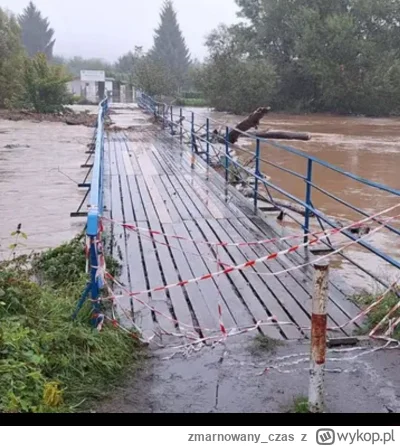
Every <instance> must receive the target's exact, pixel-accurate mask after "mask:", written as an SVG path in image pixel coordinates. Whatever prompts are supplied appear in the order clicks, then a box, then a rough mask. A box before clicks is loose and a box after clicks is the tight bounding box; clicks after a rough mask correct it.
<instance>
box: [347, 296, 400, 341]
mask: <svg viewBox="0 0 400 446" xmlns="http://www.w3.org/2000/svg"><path fill="white" fill-rule="evenodd" d="M381 295H382V294H378V295H374V294H371V293H362V294H359V295H356V296H353V300H354V301H355V302H356V303H357V304H358V305H360V306H361V307H362V308H366V307H368V306H369V305H371V304H372V303H373V302H375V301H376V300H377V299H378V298H379V296H381ZM398 301H399V297H398V296H397V295H396V294H395V293H389V294H388V295H387V296H386V297H385V299H384V300H383V301H382V302H381V303H380V304H379V305H377V306H376V307H375V308H373V309H372V311H371V312H370V313H369V314H368V315H367V317H366V321H365V323H364V325H363V327H362V328H361V330H360V332H359V334H362V335H364V334H368V333H369V332H370V331H371V330H372V329H373V328H375V327H376V326H377V325H378V324H379V322H380V321H381V320H382V319H383V318H384V317H385V316H386V315H387V314H388V313H389V311H390V310H391V309H392V308H393V307H394V306H395V305H396V304H397V303H398ZM398 317H400V310H398V311H396V312H395V313H394V314H393V315H392V316H391V318H396V319H397V318H398ZM387 328H388V324H387V323H386V325H385V326H384V327H383V328H382V331H386V330H387ZM391 337H393V338H394V339H397V340H400V326H399V327H397V328H396V329H395V331H394V333H393V335H392V336H391Z"/></svg>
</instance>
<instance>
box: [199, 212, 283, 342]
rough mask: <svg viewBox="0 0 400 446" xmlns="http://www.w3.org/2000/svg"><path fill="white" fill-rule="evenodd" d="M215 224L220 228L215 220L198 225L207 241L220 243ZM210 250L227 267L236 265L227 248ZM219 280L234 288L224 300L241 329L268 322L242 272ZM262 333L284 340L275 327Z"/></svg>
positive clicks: (264, 329)
mask: <svg viewBox="0 0 400 446" xmlns="http://www.w3.org/2000/svg"><path fill="white" fill-rule="evenodd" d="M214 223H215V224H216V226H219V225H218V223H217V222H215V220H208V221H206V220H198V221H197V224H198V225H199V227H200V229H201V231H202V232H203V234H204V237H205V239H207V240H216V241H219V239H218V238H217V236H216V234H215V233H214V232H213V225H214ZM218 229H220V228H218ZM224 236H225V238H227V236H226V234H224ZM233 249H235V248H233ZM208 250H209V251H213V254H214V255H215V256H218V259H219V260H220V261H221V262H223V263H225V264H227V265H233V264H236V259H234V258H232V257H231V256H230V255H229V254H228V250H227V249H226V248H224V247H218V248H208ZM229 251H230V249H229ZM221 267H222V266H221ZM224 267H225V266H224ZM218 280H219V281H222V280H223V281H224V282H225V281H226V282H229V284H230V285H231V287H232V291H228V292H225V291H224V298H225V301H226V304H227V306H228V307H229V309H230V311H231V313H232V314H233V315H234V317H235V320H236V321H237V324H238V325H239V327H250V326H253V325H254V324H255V323H257V322H258V321H265V320H267V318H268V317H269V315H268V314H267V312H266V311H265V309H264V308H263V306H262V305H261V303H260V302H259V300H258V299H257V297H256V295H255V293H254V292H253V290H252V289H251V287H250V284H249V283H248V282H247V281H246V279H245V277H244V276H243V274H242V273H241V272H240V271H236V272H233V273H230V274H229V275H226V276H225V275H223V276H221V277H220V279H218ZM226 288H228V287H226ZM228 290H229V288H228ZM261 331H262V332H263V333H264V334H265V335H267V336H270V337H273V338H275V339H282V334H281V333H279V331H278V330H277V329H276V328H275V327H268V326H263V327H261Z"/></svg>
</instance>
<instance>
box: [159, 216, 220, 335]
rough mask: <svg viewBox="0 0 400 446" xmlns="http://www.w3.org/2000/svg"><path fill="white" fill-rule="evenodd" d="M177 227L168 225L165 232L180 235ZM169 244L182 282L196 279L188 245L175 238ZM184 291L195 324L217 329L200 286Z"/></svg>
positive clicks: (187, 287)
mask: <svg viewBox="0 0 400 446" xmlns="http://www.w3.org/2000/svg"><path fill="white" fill-rule="evenodd" d="M176 226H177V224H176V223H175V224H166V225H164V230H165V232H166V233H168V234H172V235H178V232H177V231H176V229H175V227H176ZM178 230H179V228H178ZM168 243H169V245H170V246H171V255H172V257H173V259H174V264H175V265H176V268H177V270H178V274H179V278H180V280H187V279H190V278H192V277H194V273H193V271H192V269H191V266H190V263H189V262H188V259H187V254H185V248H186V246H187V245H186V243H185V242H181V241H179V240H177V239H174V238H170V239H169V240H168ZM182 291H183V293H184V294H185V296H186V302H187V305H188V307H189V308H190V313H191V315H192V313H193V318H192V320H193V323H195V324H196V325H197V326H198V327H200V328H211V329H217V324H216V322H215V318H214V315H213V314H211V313H210V310H209V309H208V307H207V305H206V302H205V300H204V297H203V295H202V293H201V290H200V288H199V284H198V283H190V284H188V285H186V286H185V287H183V288H182ZM181 310H182V308H181ZM175 311H177V310H175ZM184 320H185V319H182V321H184ZM188 323H189V322H188ZM202 334H203V336H206V335H207V331H204V332H203V333H202Z"/></svg>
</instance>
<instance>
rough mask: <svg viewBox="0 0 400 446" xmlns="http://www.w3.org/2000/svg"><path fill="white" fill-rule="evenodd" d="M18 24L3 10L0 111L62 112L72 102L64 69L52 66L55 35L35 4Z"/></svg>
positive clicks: (0, 52)
mask: <svg viewBox="0 0 400 446" xmlns="http://www.w3.org/2000/svg"><path fill="white" fill-rule="evenodd" d="M18 21H19V23H18ZM18 21H17V19H16V18H15V17H14V16H13V15H12V14H8V13H5V12H4V11H3V10H2V9H1V8H0V107H9V108H11V107H23V108H27V109H32V110H35V111H37V112H40V113H53V112H58V111H60V110H62V108H63V105H65V104H66V103H69V102H70V97H69V95H68V94H67V86H66V82H67V81H68V80H69V79H70V78H69V76H67V75H66V73H65V71H64V69H63V68H62V67H60V66H53V65H50V64H49V62H48V58H49V57H51V53H52V48H53V44H54V40H51V39H52V36H53V33H54V32H53V30H51V29H49V28H48V26H49V24H48V22H47V19H43V18H42V17H41V15H40V12H39V11H38V10H37V9H36V8H35V6H34V5H33V4H32V3H30V4H29V6H28V8H27V9H26V10H25V12H24V14H23V15H22V16H20V17H19V20H18ZM21 34H22V38H23V39H24V40H21ZM35 39H36V40H35ZM23 42H24V45H25V47H26V45H28V44H29V45H31V46H29V47H26V50H27V51H28V54H26V53H25V51H24V46H23Z"/></svg>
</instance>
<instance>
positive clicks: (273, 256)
mask: <svg viewBox="0 0 400 446" xmlns="http://www.w3.org/2000/svg"><path fill="white" fill-rule="evenodd" d="M383 212H387V211H383ZM383 212H382V213H383ZM397 217H399V215H397V216H394V217H391V219H394V218H397ZM383 227H384V225H381V226H379V227H378V228H376V229H374V230H373V231H371V232H370V233H369V234H367V235H368V236H371V235H372V234H374V233H376V232H377V231H379V230H381V229H382V228H383ZM327 237H329V236H328V235H324V236H322V237H319V238H315V239H314V240H310V241H308V242H305V243H301V244H299V245H295V246H292V247H290V248H288V249H285V250H283V251H279V252H275V253H272V254H268V255H266V256H263V257H260V258H258V259H254V260H249V261H247V262H245V263H242V264H241V265H235V266H231V267H229V268H225V269H223V270H220V271H216V272H214V273H208V274H205V275H203V276H200V277H195V278H193V279H188V280H183V281H180V282H177V283H173V284H169V285H162V286H159V287H155V288H152V289H148V290H143V291H136V292H131V293H130V294H129V295H130V296H131V297H134V296H140V295H143V294H150V293H155V292H157V291H166V290H169V289H171V288H174V287H178V286H185V285H189V284H191V283H197V282H201V281H203V280H208V279H211V278H213V277H218V276H220V275H222V274H230V273H232V272H234V271H239V270H242V269H245V268H249V267H253V266H255V265H257V264H258V263H264V262H266V261H270V260H275V259H277V258H278V257H281V256H284V255H287V254H291V253H293V252H295V251H298V250H299V249H301V248H304V247H306V246H312V245H314V244H316V243H317V242H319V241H320V240H323V239H325V238H327ZM357 242H358V240H357V241H354V242H352V243H357Z"/></svg>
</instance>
